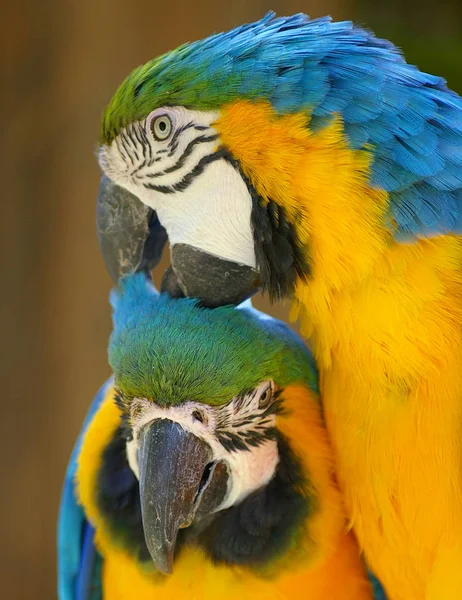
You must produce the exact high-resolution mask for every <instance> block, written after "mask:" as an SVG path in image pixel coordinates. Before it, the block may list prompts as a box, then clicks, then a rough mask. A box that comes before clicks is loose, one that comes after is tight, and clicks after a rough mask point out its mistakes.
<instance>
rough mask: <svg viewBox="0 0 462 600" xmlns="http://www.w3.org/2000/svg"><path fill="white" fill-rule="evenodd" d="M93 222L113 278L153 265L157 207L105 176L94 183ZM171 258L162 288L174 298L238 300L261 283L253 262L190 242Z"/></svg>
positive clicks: (158, 248) (158, 244) (159, 236)
mask: <svg viewBox="0 0 462 600" xmlns="http://www.w3.org/2000/svg"><path fill="white" fill-rule="evenodd" d="M96 221H97V229H98V239H99V243H100V247H101V252H102V254H103V259H104V262H105V265H106V268H107V270H108V271H109V274H110V275H111V277H112V279H113V280H114V282H115V283H117V282H118V281H119V279H120V278H121V277H122V276H123V275H128V274H130V273H135V272H137V271H145V272H149V271H151V270H152V269H154V268H155V267H156V266H157V264H158V263H159V261H160V259H161V256H162V251H163V249H164V246H165V243H166V242H167V233H166V231H165V229H164V228H163V227H162V225H161V223H160V221H159V219H158V218H157V214H156V212H155V211H154V210H152V209H151V208H149V207H148V206H146V205H145V204H143V203H142V202H141V200H139V198H137V197H136V196H134V195H133V194H131V193H130V192H128V191H127V190H125V189H124V188H122V187H120V186H118V185H117V184H115V183H114V182H113V181H111V180H110V179H109V178H108V177H107V176H106V175H103V177H102V178H101V183H100V187H99V193H98V200H97V211H96ZM171 263H172V265H171V268H170V269H169V270H168V271H167V273H166V274H165V277H164V279H163V281H162V286H161V291H162V292H167V293H169V294H170V295H171V296H172V297H176V298H178V297H183V296H186V297H189V298H198V299H199V300H200V301H201V302H202V304H203V305H204V306H208V307H210V308H215V307H217V306H223V305H225V304H233V305H238V304H241V302H243V301H244V300H246V299H247V298H250V297H251V296H252V295H253V294H255V293H256V292H257V291H258V290H259V288H260V287H261V281H260V277H259V274H258V272H257V271H256V270H255V269H253V268H252V267H249V266H247V265H242V264H238V263H234V262H231V261H228V260H225V259H222V258H220V257H219V256H214V255H213V254H209V253H208V252H205V251H204V250H201V249H200V248H196V247H194V246H191V245H189V244H182V243H177V244H175V245H173V246H172V248H171Z"/></svg>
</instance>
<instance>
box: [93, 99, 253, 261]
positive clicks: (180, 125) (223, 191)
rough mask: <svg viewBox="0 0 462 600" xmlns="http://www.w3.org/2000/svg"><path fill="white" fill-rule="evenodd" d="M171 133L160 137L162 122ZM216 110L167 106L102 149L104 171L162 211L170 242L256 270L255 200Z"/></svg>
mask: <svg viewBox="0 0 462 600" xmlns="http://www.w3.org/2000/svg"><path fill="white" fill-rule="evenodd" d="M160 117H163V118H165V117H167V118H168V119H169V120H170V122H171V124H172V127H171V133H170V135H169V136H168V137H167V138H166V139H165V140H159V139H156V137H155V134H154V133H153V131H154V132H155V131H156V127H155V123H156V122H158V121H156V119H159V118H160ZM218 117H219V113H218V112H215V111H209V112H207V111H191V110H187V109H185V108H183V107H165V108H159V109H156V110H155V111H153V112H152V113H151V114H150V115H149V116H148V117H147V118H146V119H144V120H143V121H139V122H136V123H134V124H132V125H131V126H129V127H126V128H125V129H123V130H122V131H121V132H120V134H119V135H118V136H117V138H116V139H115V140H114V141H113V142H112V143H111V144H110V145H109V146H102V147H101V149H100V152H99V163H100V166H101V168H102V170H103V171H104V172H105V174H106V175H107V176H108V177H109V178H110V179H112V181H114V182H115V183H117V184H118V185H120V186H122V187H124V188H126V189H127V190H128V191H130V192H131V193H133V194H134V195H136V196H137V197H138V198H139V199H140V200H141V201H142V202H143V203H144V204H146V205H148V206H150V207H151V208H153V209H154V210H156V211H157V213H158V216H159V219H160V221H161V223H162V225H163V226H164V227H165V229H166V230H167V233H168V236H169V240H170V244H171V245H174V244H179V243H182V244H189V245H191V246H194V247H196V248H199V249H201V250H204V251H206V252H208V253H210V254H213V255H215V256H218V257H220V258H223V259H226V260H229V261H232V262H236V263H239V264H243V265H247V266H250V267H254V268H255V266H256V261H255V250H254V241H253V232H252V227H251V211H252V198H251V196H250V193H249V190H248V188H247V185H246V183H245V181H244V180H243V178H242V175H241V173H240V172H239V171H238V170H237V169H236V168H235V167H234V166H233V165H232V164H231V163H230V162H229V161H227V160H226V159H225V158H224V157H223V155H222V154H221V152H220V151H219V150H218V151H217V149H218V148H219V136H218V132H217V130H216V129H215V128H214V127H213V123H214V122H215V121H216V120H217V118H218Z"/></svg>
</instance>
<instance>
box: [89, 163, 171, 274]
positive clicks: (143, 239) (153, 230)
mask: <svg viewBox="0 0 462 600" xmlns="http://www.w3.org/2000/svg"><path fill="white" fill-rule="evenodd" d="M96 206H97V208H96V225H97V231H98V239H99V244H100V247H101V252H102V255H103V259H104V262H105V265H106V268H107V270H108V271H109V274H110V275H111V277H112V279H113V281H115V282H116V283H117V282H118V281H119V279H120V278H121V277H122V276H123V275H127V274H130V273H134V272H136V271H150V270H151V269H153V268H154V267H155V266H156V265H157V264H158V262H159V261H160V258H161V256H162V251H163V248H164V246H165V243H166V241H167V233H166V231H165V229H164V228H163V227H162V225H161V224H160V222H159V219H158V218H157V215H156V213H155V211H153V210H152V209H151V208H149V207H148V206H146V205H144V204H143V203H142V202H141V200H139V198H137V197H136V196H134V195H133V194H131V193H130V192H128V191H127V190H126V189H124V188H122V187H120V186H119V185H117V184H115V183H114V182H113V181H111V180H110V179H109V178H108V177H106V176H105V175H103V177H102V178H101V183H100V186H99V192H98V199H97V203H96Z"/></svg>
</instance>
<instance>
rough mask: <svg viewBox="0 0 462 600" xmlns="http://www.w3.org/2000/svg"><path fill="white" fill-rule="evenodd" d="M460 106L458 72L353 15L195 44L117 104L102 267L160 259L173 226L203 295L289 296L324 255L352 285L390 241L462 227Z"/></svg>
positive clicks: (212, 298)
mask: <svg viewBox="0 0 462 600" xmlns="http://www.w3.org/2000/svg"><path fill="white" fill-rule="evenodd" d="M461 114H462V100H461V99H460V98H459V97H458V96H457V95H456V94H454V93H453V92H450V91H449V90H448V89H447V87H446V85H445V82H444V80H442V79H441V78H439V77H433V76H431V75H427V74H425V73H422V72H420V71H419V70H418V69H417V68H415V67H413V66H411V65H407V64H406V63H405V61H404V59H403V58H402V56H401V54H400V53H399V51H398V50H397V49H396V48H395V47H394V46H393V45H392V44H391V43H389V42H387V41H384V40H380V39H377V38H375V37H374V36H373V35H372V34H371V33H370V32H368V31H365V30H363V29H360V28H358V27H355V26H353V25H352V24H351V23H350V22H341V23H332V22H331V21H330V19H328V18H323V19H316V20H309V19H308V17H306V16H305V15H295V16H293V17H287V18H286V17H284V18H274V15H273V14H271V13H270V14H268V15H267V16H266V17H264V18H263V19H262V20H260V21H258V22H256V23H252V24H249V25H244V26H241V27H238V28H236V29H234V30H232V31H229V32H226V33H221V34H216V35H212V36H211V37H209V38H207V39H205V40H201V41H198V42H194V43H190V44H185V45H183V46H181V47H180V48H178V49H176V50H174V51H172V52H169V53H167V54H165V55H163V56H161V57H159V58H156V59H155V60H152V61H150V62H148V63H147V64H145V65H144V66H142V67H139V68H137V69H135V70H134V71H133V72H132V73H131V74H130V75H129V76H128V77H127V79H126V80H125V81H124V82H123V83H122V85H121V87H120V88H119V89H118V91H117V92H116V94H115V95H114V97H113V99H112V100H111V102H110V104H109V106H108V107H107V109H106V111H105V113H104V117H103V124H102V134H101V145H100V151H99V162H100V165H101V167H102V169H103V171H104V173H105V177H104V178H103V182H102V186H101V193H100V196H99V229H100V237H101V243H102V246H103V253H104V254H105V258H106V262H107V264H108V266H109V268H110V270H111V272H112V273H113V275H114V277H115V278H118V277H119V276H120V274H121V273H125V272H132V271H133V270H136V269H137V268H144V267H150V266H152V264H153V263H155V261H156V257H158V255H159V252H160V248H161V246H162V244H163V242H164V241H165V239H166V234H165V231H166V232H167V234H168V238H169V241H170V246H171V258H172V267H173V272H174V275H175V276H176V278H177V283H178V286H179V288H180V289H181V290H182V291H183V292H184V294H185V295H187V296H192V297H200V298H201V299H202V300H203V301H204V302H205V303H209V304H216V305H220V304H226V303H238V302H239V301H241V300H243V299H244V298H245V297H247V296H249V295H251V294H252V293H253V292H254V291H255V290H256V289H257V288H259V287H263V288H266V289H267V290H268V291H269V293H270V295H271V296H272V297H282V296H285V295H291V293H292V291H293V289H294V286H295V285H296V283H297V281H299V280H303V279H305V280H306V279H309V278H310V277H313V276H314V273H315V272H316V273H321V274H322V273H324V274H326V273H327V271H326V266H325V265H326V264H329V265H336V266H337V267H338V270H339V279H341V278H342V277H343V279H345V278H346V277H347V276H348V274H349V273H351V272H352V271H353V270H354V268H356V265H355V264H353V263H354V261H355V260H356V259H357V257H358V256H361V257H363V258H362V259H361V260H363V263H364V262H366V263H368V264H369V262H371V261H372V260H373V256H374V253H376V252H377V253H378V252H380V250H381V248H382V247H383V246H384V244H386V243H387V241H389V239H390V236H392V235H395V234H396V235H398V234H403V235H404V236H406V235H408V236H409V235H410V236H411V237H415V236H417V235H423V236H428V235H430V234H438V233H441V232H444V231H452V230H454V229H455V228H456V225H457V224H458V226H459V227H460V225H461V223H460V220H461V214H462V209H461V203H462V196H461V188H462V181H461V177H460V172H461V171H460V164H461V161H462V159H461V158H460V152H459V150H458V149H459V148H460V145H461V144H462V119H461V117H460V115H461ZM154 213H156V215H157V216H155V214H154ZM159 220H160V224H159ZM149 234H151V235H149ZM156 244H157V245H156ZM350 255H353V256H350ZM369 256H370V257H371V260H370V261H369V262H368V260H369V259H368V258H367V257H369ZM364 257H366V258H367V260H366V259H365V258H364ZM322 261H324V262H325V264H324V263H322ZM358 268H359V267H358ZM326 278H327V279H328V280H330V281H331V282H333V280H334V279H335V274H331V273H329V274H328V275H326ZM333 285H334V286H335V285H336V282H334V283H333Z"/></svg>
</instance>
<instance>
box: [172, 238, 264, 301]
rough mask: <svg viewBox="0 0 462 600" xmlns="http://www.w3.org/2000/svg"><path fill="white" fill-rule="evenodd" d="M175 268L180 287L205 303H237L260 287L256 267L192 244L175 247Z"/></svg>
mask: <svg viewBox="0 0 462 600" xmlns="http://www.w3.org/2000/svg"><path fill="white" fill-rule="evenodd" d="M171 258H172V269H173V271H174V274H175V277H176V281H177V284H178V287H179V288H180V289H181V290H182V292H183V294H184V295H185V296H187V297H189V298H199V299H200V300H201V302H202V304H203V305H204V306H208V307H209V308H215V307H217V306H224V305H226V304H233V305H235V306H237V305H239V304H241V302H244V300H247V299H248V298H250V297H251V296H253V295H254V294H255V293H256V292H257V291H258V290H259V288H260V286H261V282H260V277H259V274H258V272H257V271H256V270H255V269H252V267H249V266H247V265H242V264H239V263H235V262H231V261H229V260H225V259H223V258H220V257H219V256H215V255H213V254H209V253H208V252H205V251H204V250H200V249H199V248H195V247H194V246H190V245H189V244H175V245H174V246H172V249H171Z"/></svg>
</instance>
